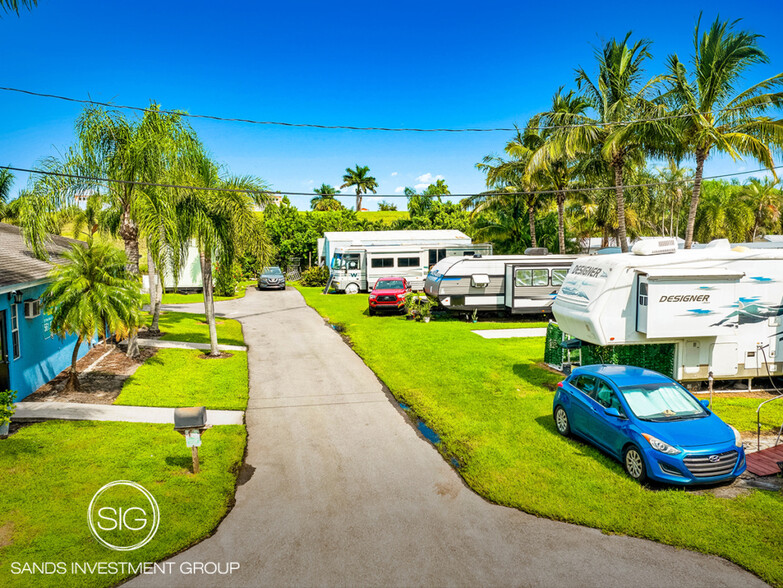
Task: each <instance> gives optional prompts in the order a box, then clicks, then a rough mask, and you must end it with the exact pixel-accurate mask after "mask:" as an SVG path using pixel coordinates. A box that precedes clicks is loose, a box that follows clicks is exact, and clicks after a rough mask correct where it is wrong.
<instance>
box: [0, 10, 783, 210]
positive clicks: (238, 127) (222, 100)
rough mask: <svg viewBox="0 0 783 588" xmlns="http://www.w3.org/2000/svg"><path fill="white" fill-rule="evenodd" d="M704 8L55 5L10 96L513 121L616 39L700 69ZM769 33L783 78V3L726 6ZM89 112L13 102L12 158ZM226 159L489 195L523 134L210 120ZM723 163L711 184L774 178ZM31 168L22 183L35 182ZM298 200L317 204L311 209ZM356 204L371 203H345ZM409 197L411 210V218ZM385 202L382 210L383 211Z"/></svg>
mask: <svg viewBox="0 0 783 588" xmlns="http://www.w3.org/2000/svg"><path fill="white" fill-rule="evenodd" d="M700 8H701V5H699V4H691V3H688V2H682V1H680V2H669V1H660V2H656V3H654V5H652V4H649V3H644V4H642V3H639V4H637V3H626V4H625V5H624V6H623V5H621V4H618V3H616V2H606V3H601V2H592V3H584V2H580V3H576V2H570V1H568V0H566V1H564V2H560V3H557V4H552V3H532V2H491V1H485V2H481V3H476V2H469V3H468V2H459V1H457V2H407V1H398V2H393V3H392V2H339V1H338V2H296V1H289V2H237V1H231V0H225V1H223V2H214V1H213V2H202V1H189V2H184V1H170V2H166V1H155V2H153V1H136V2H132V3H120V2H111V1H106V0H103V1H98V0H84V1H81V0H71V1H68V2H64V1H59V2H58V1H56V0H40V4H39V6H38V8H35V9H34V10H33V11H31V12H23V13H22V14H21V16H20V17H19V18H17V17H16V16H13V15H3V16H2V18H0V55H2V60H1V61H0V86H11V87H19V88H25V89H30V90H34V91H39V92H47V93H54V94H62V95H66V96H73V97H78V98H87V97H91V98H92V99H95V100H101V101H114V102H115V103H118V104H129V105H138V106H145V105H147V104H149V102H150V100H155V101H157V102H160V103H161V104H162V105H163V107H164V108H177V109H184V110H187V111H189V112H193V113H203V114H215V115H219V116H226V117H243V118H252V119H260V120H280V121H290V122H308V123H319V124H342V125H357V126H418V127H468V126H470V127H497V126H502V127H508V126H511V125H513V124H514V123H519V124H524V122H525V121H526V120H527V118H528V117H529V116H530V115H531V114H534V113H535V112H538V111H540V110H543V109H545V108H546V106H547V105H548V103H549V101H550V98H551V96H552V94H553V93H554V92H555V90H556V89H557V88H558V86H560V85H565V86H567V87H571V86H573V77H574V75H573V70H574V68H575V67H576V66H578V65H582V66H584V67H585V68H587V69H588V70H589V71H592V69H593V68H592V64H593V56H592V52H593V49H594V47H595V46H597V45H598V44H599V43H600V42H601V40H602V39H607V38H609V37H612V36H622V35H624V34H625V33H626V32H627V31H629V30H632V31H633V32H634V38H641V37H645V38H649V39H651V40H653V42H654V43H653V46H652V52H653V56H654V60H653V61H652V62H651V63H650V66H649V74H650V75H653V74H655V73H659V72H660V71H662V70H663V64H664V61H665V58H666V56H667V55H668V54H669V53H672V52H676V53H678V54H679V55H680V57H681V58H683V59H685V58H688V57H689V56H690V54H691V50H692V35H693V27H694V24H695V22H696V18H697V16H698V13H699V10H700ZM716 14H720V15H721V16H722V17H725V18H731V19H735V18H742V19H743V22H742V23H741V26H742V28H746V29H749V30H752V31H754V32H756V33H759V34H762V35H764V36H765V38H763V39H762V40H761V45H762V47H763V48H764V49H765V50H766V51H767V53H768V54H769V56H770V58H771V64H769V65H765V66H758V67H756V68H755V69H753V70H751V71H750V72H749V73H748V75H747V82H748V83H752V82H755V81H757V80H761V79H763V78H766V77H769V76H770V75H774V74H776V73H778V72H780V71H783V29H781V27H780V26H779V23H780V20H781V17H782V16H783V5H781V4H779V3H777V2H768V1H767V2H755V1H753V0H748V1H745V2H736V1H735V2H723V1H714V2H711V3H710V4H709V8H708V9H706V10H705V14H704V20H705V21H707V22H710V21H711V20H712V19H713V18H714V17H715V16H716ZM79 111H80V107H79V105H76V104H69V103H64V102H59V101H54V100H48V99H43V98H34V97H25V96H20V95H15V94H11V93H8V92H0V162H2V163H3V164H12V165H16V166H18V167H30V166H32V165H34V164H35V162H36V161H37V160H39V159H40V158H42V157H44V156H47V155H54V154H57V152H58V150H62V149H64V148H65V147H67V146H68V145H69V144H70V143H71V142H72V141H73V122H74V119H75V118H76V116H77V115H78V113H79ZM192 124H193V126H194V128H195V129H196V130H197V131H198V133H199V135H200V136H201V137H202V139H203V140H204V142H205V143H206V145H207V146H208V147H209V149H210V150H211V151H212V153H213V155H214V156H215V158H216V159H217V160H219V161H221V162H223V163H225V164H226V165H227V166H228V167H229V168H230V170H231V171H232V172H233V173H237V174H254V175H257V176H259V177H261V178H263V179H264V180H266V181H267V182H268V183H269V184H270V185H271V186H272V187H273V188H274V189H279V190H288V191H298V192H306V191H310V190H312V189H313V188H314V187H316V186H319V185H320V184H321V183H322V182H325V183H327V184H332V185H335V186H337V185H339V184H340V183H341V176H342V174H343V173H344V170H345V168H346V167H348V166H353V165H354V164H357V163H358V164H361V165H368V166H370V170H371V172H372V174H373V175H374V176H375V177H376V178H377V179H378V181H379V183H380V188H379V193H383V194H393V193H395V191H400V190H401V188H402V187H403V186H415V185H417V184H424V183H428V182H429V181H430V180H431V179H434V178H437V177H439V176H442V177H444V178H445V180H446V182H447V184H448V185H449V186H450V188H451V190H452V192H455V193H457V192H459V193H465V192H475V191H480V190H482V189H484V178H483V175H482V174H481V173H480V172H478V171H477V170H476V169H475V167H474V166H475V164H476V162H478V161H480V160H481V158H482V157H483V156H484V155H487V154H489V153H499V152H500V151H501V150H502V147H503V144H504V143H505V141H506V140H507V139H508V138H509V135H510V134H509V133H502V132H501V133H458V134H435V133H427V134H414V133H379V132H370V131H366V132H365V131H362V132H351V131H335V130H319V129H292V128H283V127H261V126H256V125H245V124H239V123H226V122H208V121H198V120H194V121H193V122H192ZM757 167H758V166H757V164H755V163H754V162H750V161H748V162H739V163H734V162H732V161H731V160H727V159H725V158H721V157H717V158H714V159H712V160H711V161H709V162H708V164H707V166H706V173H707V174H718V173H729V172H733V171H744V170H747V169H755V168H757ZM24 181H25V177H24V175H23V174H20V175H19V178H18V181H17V184H16V186H15V187H16V188H17V189H18V188H20V187H22V186H23V184H24ZM292 200H293V202H294V203H295V204H297V205H298V206H300V207H304V206H306V202H307V200H308V199H307V198H305V197H294V198H293V199H292ZM344 201H345V202H346V204H348V205H350V204H351V203H352V202H353V198H350V197H348V198H345V199H344ZM403 203H404V200H400V201H399V202H398V206H399V207H400V208H403V207H404V204H403ZM367 204H368V205H369V207H370V208H371V209H372V208H375V207H376V205H377V200H372V199H371V200H369V201H368V202H367Z"/></svg>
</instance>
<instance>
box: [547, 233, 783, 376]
mask: <svg viewBox="0 0 783 588" xmlns="http://www.w3.org/2000/svg"><path fill="white" fill-rule="evenodd" d="M781 275H783V249H780V248H778V249H751V248H747V247H741V246H740V247H734V248H732V247H731V245H730V244H729V242H728V241H726V240H719V241H713V242H712V243H710V244H709V245H707V246H706V247H704V248H702V249H691V250H678V249H677V243H676V242H675V241H674V239H653V240H644V241H640V242H639V243H637V244H636V245H634V247H633V250H632V253H622V254H617V255H596V256H593V257H585V258H582V259H580V260H579V261H578V262H577V263H574V265H573V266H571V269H570V270H569V272H568V275H567V276H566V278H565V280H564V282H563V285H562V287H561V288H560V292H559V294H558V296H557V299H556V300H555V302H554V304H553V306H552V313H553V314H554V315H555V318H556V319H557V323H558V326H559V327H560V329H562V331H563V332H564V333H566V334H568V335H570V336H571V337H575V338H577V339H581V340H582V341H587V342H589V343H593V344H595V345H637V344H641V343H648V344H658V343H665V344H672V345H670V346H668V348H669V349H670V351H667V353H671V354H672V359H671V363H672V365H673V366H674V369H673V372H672V375H673V376H674V377H675V378H677V380H679V381H698V380H706V379H707V378H708V376H709V374H710V372H712V375H713V376H714V378H716V379H723V380H727V379H740V378H742V379H747V378H755V377H759V376H761V377H766V376H768V375H769V376H776V375H779V374H780V373H781V372H783V343H781V335H782V334H783V302H782V301H783V280H781V278H780V276H781Z"/></svg>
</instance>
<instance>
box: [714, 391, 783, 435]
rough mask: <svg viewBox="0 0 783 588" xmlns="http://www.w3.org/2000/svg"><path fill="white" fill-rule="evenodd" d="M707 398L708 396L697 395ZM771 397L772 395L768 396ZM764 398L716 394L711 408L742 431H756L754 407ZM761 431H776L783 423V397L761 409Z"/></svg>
mask: <svg viewBox="0 0 783 588" xmlns="http://www.w3.org/2000/svg"><path fill="white" fill-rule="evenodd" d="M699 398H703V399H707V398H708V396H705V395H699ZM769 398H770V399H771V398H773V397H772V396H770V397H769ZM764 400H768V399H765V398H724V397H722V396H721V395H719V394H716V395H714V396H713V398H712V408H713V409H714V410H715V414H717V415H718V416H719V417H720V418H722V419H723V420H724V421H726V422H727V423H729V424H731V425H733V426H735V427H737V429H738V430H740V431H742V432H753V433H755V432H756V409H757V408H758V406H759V404H761V403H762V402H764ZM760 421H761V432H762V434H764V433H777V432H778V430H780V425H781V423H783V399H781V400H776V401H775V402H770V403H769V404H766V405H764V406H763V407H762V409H761V419H760Z"/></svg>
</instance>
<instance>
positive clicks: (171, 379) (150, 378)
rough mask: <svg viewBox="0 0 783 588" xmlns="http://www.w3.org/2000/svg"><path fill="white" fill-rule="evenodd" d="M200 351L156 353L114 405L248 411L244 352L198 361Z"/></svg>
mask: <svg viewBox="0 0 783 588" xmlns="http://www.w3.org/2000/svg"><path fill="white" fill-rule="evenodd" d="M203 353H204V352H203V351H191V350H186V349H159V350H158V352H157V353H156V354H155V355H154V356H152V357H151V358H150V359H148V360H147V361H146V362H144V365H142V366H141V367H140V368H139V369H138V370H136V373H135V374H133V375H132V376H131V377H130V378H128V380H127V381H126V382H125V385H124V386H123V388H122V392H120V395H119V396H118V397H117V400H115V402H114V404H125V405H131V406H171V407H177V406H206V407H207V408H210V409H221V410H245V408H247V394H248V376H247V352H245V351H232V352H231V353H232V354H233V356H232V357H229V358H218V359H201V358H200V357H199V356H200V355H202V354H203Z"/></svg>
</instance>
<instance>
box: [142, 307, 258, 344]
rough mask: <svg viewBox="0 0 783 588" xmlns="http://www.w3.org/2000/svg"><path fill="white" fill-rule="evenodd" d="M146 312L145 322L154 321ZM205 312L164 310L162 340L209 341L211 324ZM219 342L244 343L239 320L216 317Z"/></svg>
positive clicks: (161, 317) (160, 323)
mask: <svg viewBox="0 0 783 588" xmlns="http://www.w3.org/2000/svg"><path fill="white" fill-rule="evenodd" d="M143 314H144V317H145V318H144V324H146V325H149V324H150V323H151V322H152V316H151V315H150V314H149V313H143ZM205 321H206V318H205V316H204V315H203V314H195V313H190V312H172V311H163V312H161V315H160V322H159V327H160V330H161V331H162V332H164V333H165V335H163V336H162V337H161V338H160V339H161V341H187V342H189V343H209V325H207V323H206V322H205ZM215 322H216V326H217V335H218V342H219V343H220V344H221V345H244V344H245V338H244V337H243V336H242V325H241V324H240V323H239V321H235V320H233V319H229V318H223V317H216V319H215Z"/></svg>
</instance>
